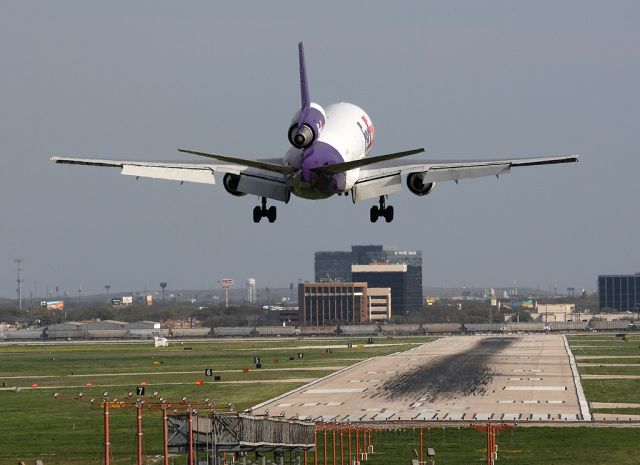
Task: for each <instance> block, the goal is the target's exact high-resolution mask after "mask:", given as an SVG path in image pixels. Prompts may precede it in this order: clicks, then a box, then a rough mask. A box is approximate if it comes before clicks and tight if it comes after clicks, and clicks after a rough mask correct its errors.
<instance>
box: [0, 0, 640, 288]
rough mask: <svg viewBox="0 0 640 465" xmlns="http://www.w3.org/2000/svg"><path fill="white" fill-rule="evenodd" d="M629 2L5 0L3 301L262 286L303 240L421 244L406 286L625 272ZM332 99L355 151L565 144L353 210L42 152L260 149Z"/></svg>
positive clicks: (630, 175) (309, 274)
mask: <svg viewBox="0 0 640 465" xmlns="http://www.w3.org/2000/svg"><path fill="white" fill-rule="evenodd" d="M639 22H640V3H639V2H637V1H616V2H608V1H600V2H597V1H585V0H580V1H562V2H558V1H536V2H513V1H510V0H509V1H506V0H505V1H484V2H478V1H469V2H457V1H442V2H427V1H416V2H402V1H398V2H341V1H335V2H334V1H324V2H257V1H256V2H210V1H202V2H164V1H157V0H153V1H144V2H130V1H122V2H118V1H110V2H84V1H73V2H72V1H60V2H47V1H42V2H33V1H19V2H5V3H4V4H3V7H2V14H0V59H1V62H2V81H1V85H0V102H1V105H0V148H1V155H0V160H1V161H0V163H1V165H0V211H1V212H2V221H1V222H0V225H1V226H0V228H1V229H0V296H5V297H12V296H14V295H15V287H16V283H15V279H16V272H15V264H14V262H13V261H14V259H15V258H22V259H23V260H24V262H23V267H24V270H25V271H24V280H25V283H24V287H25V290H26V291H25V293H28V291H29V290H30V289H33V287H34V285H35V283H36V282H37V286H38V291H39V293H42V291H43V290H44V289H45V288H46V287H49V288H53V287H55V286H60V288H61V289H63V290H66V291H69V292H71V293H75V292H76V291H77V289H79V288H80V287H82V289H83V292H85V293H94V292H96V293H97V292H100V291H102V289H103V286H104V285H105V284H110V285H111V286H112V289H114V290H128V289H142V288H144V287H145V286H146V287H148V288H150V289H155V288H158V287H159V283H160V281H167V282H168V283H169V284H168V287H167V289H178V288H192V289H193V288H212V287H218V285H217V284H216V283H217V281H218V279H220V278H222V277H230V278H235V279H236V280H237V281H238V282H244V280H245V279H246V278H247V277H255V278H256V280H257V283H258V286H259V287H262V286H286V285H288V283H289V282H297V280H298V279H313V252H314V251H316V250H347V249H348V248H349V247H350V245H351V244H384V245H388V246H398V247H401V248H411V249H414V248H415V249H421V250H422V251H423V254H424V266H425V269H424V284H425V285H427V286H462V285H470V286H502V285H504V286H508V285H511V284H513V282H514V281H515V282H516V283H517V284H518V285H529V286H536V285H539V286H540V287H541V288H543V289H547V288H548V287H549V285H551V284H558V286H559V289H564V288H566V287H567V286H574V287H576V288H582V287H586V288H589V289H594V288H595V287H596V278H597V274H598V273H617V272H620V273H633V272H637V271H640V260H639V258H640V247H638V237H639V232H640V231H639V230H640V208H638V197H639V195H638V194H640V187H639V183H638V174H637V173H638V172H639V170H640V153H639V150H638V140H639V139H640V118H639V113H640V92H639V85H640V84H639V83H640V28H639V27H638V23H639ZM299 40H303V41H304V43H305V49H306V53H307V56H306V58H307V69H308V74H309V80H310V82H309V84H310V91H311V97H312V99H313V100H314V101H316V102H318V103H320V104H329V103H332V102H335V101H350V102H352V103H355V104H358V105H360V106H362V107H363V108H364V109H365V110H366V111H367V112H368V113H369V114H370V116H371V117H372V119H373V122H374V124H375V127H376V143H375V146H374V149H373V151H372V154H373V155H376V154H383V153H388V152H394V151H399V150H406V149H412V148H415V147H422V146H424V147H426V148H427V152H426V154H425V157H433V158H465V157H478V158H486V157H505V158H508V157H512V156H537V155H555V154H558V155H560V154H573V153H577V154H580V155H581V159H580V163H578V164H570V165H559V166H550V167H533V168H520V169H514V170H513V171H512V172H511V173H510V174H508V175H505V176H503V177H501V178H500V179H499V180H496V179H495V178H482V179H477V180H468V181H466V182H464V181H463V182H461V183H460V184H459V185H455V184H453V183H443V184H440V185H439V186H438V188H437V189H436V190H435V192H434V193H433V194H431V195H429V196H427V197H422V198H419V197H416V196H414V195H412V194H410V193H409V192H408V191H406V190H405V191H404V192H402V193H400V194H396V195H394V196H392V197H391V198H390V200H389V203H390V204H392V205H394V207H395V216H396V218H395V220H394V222H393V223H391V224H386V223H376V224H370V223H369V219H368V210H369V207H370V206H371V205H372V204H373V202H363V203H360V204H357V205H355V206H354V205H353V204H352V203H351V200H350V199H345V198H344V197H335V198H332V199H329V200H325V201H308V200H302V199H298V198H293V199H292V201H291V202H290V203H289V204H288V205H286V206H284V205H283V204H278V207H279V211H278V221H277V222H276V223H275V224H269V223H267V222H266V221H263V222H262V223H260V224H257V225H256V224H254V223H253V222H252V218H251V209H252V208H253V207H254V205H257V201H258V199H257V198H256V197H251V196H246V197H243V198H234V197H231V196H229V195H228V194H226V192H225V191H224V190H223V188H222V187H221V186H220V185H217V186H206V185H195V184H191V185H189V184H185V185H183V186H180V185H179V184H178V183H177V182H170V181H154V180H144V179H141V180H139V181H136V180H135V179H133V178H131V177H126V176H120V175H119V174H118V170H116V169H107V168H85V167H70V166H60V165H55V164H53V163H52V162H50V161H49V157H50V156H52V155H67V156H96V157H114V158H119V157H127V158H132V159H136V158H137V159H152V160H153V159H155V160H185V161H191V160H193V159H194V157H189V156H186V155H183V154H179V153H178V152H177V151H176V149H177V148H178V147H181V148H192V149H196V150H203V151H211V152H217V153H226V154H231V155H237V156H244V157H248V158H264V157H274V156H280V155H281V154H283V153H284V151H285V150H286V149H287V146H288V142H287V138H286V132H287V129H288V123H289V121H290V118H291V116H292V114H293V113H294V112H295V111H296V109H297V108H298V105H299V90H298V74H297V73H298V70H297V66H298V64H297V42H298V41H299Z"/></svg>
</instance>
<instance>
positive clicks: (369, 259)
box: [315, 245, 423, 315]
mask: <svg viewBox="0 0 640 465" xmlns="http://www.w3.org/2000/svg"><path fill="white" fill-rule="evenodd" d="M374 264H381V265H383V264H386V265H405V266H406V270H405V271H404V272H403V273H402V276H401V277H400V276H398V275H397V274H392V275H388V276H387V275H385V276H386V278H389V279H391V278H393V279H392V280H397V279H401V281H402V284H401V285H400V284H398V283H395V284H394V285H393V286H392V284H391V282H390V281H389V280H387V279H385V277H383V274H379V273H378V274H374V275H370V276H369V278H370V279H372V280H373V281H372V282H370V283H369V287H391V288H392V289H395V292H392V294H393V297H392V300H393V307H392V308H393V310H392V313H393V314H396V315H397V314H406V313H407V312H408V311H409V310H411V309H416V308H422V305H423V302H422V251H420V250H395V249H385V248H384V247H383V246H381V245H354V246H351V251H350V252H316V253H315V281H316V283H322V282H324V283H327V282H332V283H339V282H343V283H347V282H353V281H356V282H360V281H361V275H358V276H355V275H354V274H353V273H352V271H351V267H352V265H374ZM400 289H402V291H400Z"/></svg>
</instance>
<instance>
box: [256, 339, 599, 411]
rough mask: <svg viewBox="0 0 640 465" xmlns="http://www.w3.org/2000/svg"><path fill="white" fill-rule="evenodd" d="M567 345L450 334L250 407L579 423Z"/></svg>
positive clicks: (579, 409) (545, 340)
mask: <svg viewBox="0 0 640 465" xmlns="http://www.w3.org/2000/svg"><path fill="white" fill-rule="evenodd" d="M567 347H568V346H567V345H566V344H565V340H564V337H563V336H560V335H522V336H450V337H445V338H442V339H439V340H437V341H435V342H432V343H428V344H424V345H421V346H418V347H416V348H414V349H411V350H409V351H406V352H401V353H396V354H392V355H389V356H385V357H375V358H372V359H368V360H365V361H363V362H361V363H358V364H356V365H354V366H352V367H348V368H345V369H343V370H341V371H339V372H337V373H334V374H332V375H330V376H327V377H325V378H322V379H320V380H316V381H314V382H313V383H310V384H307V385H305V386H303V387H302V388H299V389H297V390H295V391H292V392H290V393H288V394H285V395H283V396H280V397H278V398H276V399H272V400H270V401H268V402H265V403H263V404H260V405H258V406H256V407H254V409H253V413H254V414H264V413H265V412H267V411H268V412H269V413H268V414H269V415H270V416H278V415H282V416H284V417H287V418H290V417H297V418H300V419H309V420H315V421H341V422H354V421H358V422H377V421H396V420H413V421H447V422H455V421H464V422H468V421H488V420H494V421H512V422H514V421H518V422H545V423H548V422H559V423H561V422H576V421H581V420H583V413H585V414H586V416H587V417H588V415H589V414H588V411H586V412H585V411H582V412H581V408H580V403H579V400H578V391H581V388H579V386H578V389H577V387H576V384H575V382H574V379H576V378H575V377H574V375H575V374H576V373H575V372H574V371H572V367H571V365H570V354H569V353H568V349H567ZM577 382H578V384H579V381H577ZM584 405H586V403H584V404H583V408H584Z"/></svg>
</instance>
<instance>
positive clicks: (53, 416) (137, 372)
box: [0, 337, 435, 465]
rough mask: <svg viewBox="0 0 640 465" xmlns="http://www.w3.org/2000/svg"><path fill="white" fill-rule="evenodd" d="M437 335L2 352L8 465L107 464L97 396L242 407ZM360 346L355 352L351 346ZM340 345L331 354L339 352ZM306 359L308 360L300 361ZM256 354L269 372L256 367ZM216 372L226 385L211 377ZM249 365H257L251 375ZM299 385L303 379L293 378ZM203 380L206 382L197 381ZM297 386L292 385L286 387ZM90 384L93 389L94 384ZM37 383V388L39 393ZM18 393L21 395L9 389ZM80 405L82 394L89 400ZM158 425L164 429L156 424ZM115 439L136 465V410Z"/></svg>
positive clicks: (151, 443)
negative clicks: (22, 464) (35, 463)
mask: <svg viewBox="0 0 640 465" xmlns="http://www.w3.org/2000/svg"><path fill="white" fill-rule="evenodd" d="M433 339H435V338H425V337H422V338H401V339H387V338H376V339H375V343H374V344H366V338H351V339H302V340H298V339H283V340H256V341H254V340H251V341H242V342H240V341H232V342H229V341H227V340H216V341H210V342H209V341H207V342H188V343H184V344H172V345H170V346H169V347H168V348H158V349H156V348H154V347H153V343H152V342H147V343H145V344H108V343H103V344H47V345H33V346H25V345H0V383H2V385H3V386H4V387H5V389H4V390H2V391H0V412H2V421H1V422H0V438H2V439H1V440H0V442H1V443H2V447H0V464H1V465H4V464H15V463H17V462H18V460H33V459H34V458H42V459H44V460H45V464H46V465H51V464H87V463H100V454H101V448H102V431H103V429H102V413H101V411H100V410H99V407H98V406H97V405H96V407H91V404H90V402H89V399H90V398H91V397H96V398H101V397H102V394H103V392H104V391H108V392H109V396H110V397H111V398H113V397H117V398H120V399H123V398H126V397H127V393H128V392H129V391H133V392H135V389H136V387H137V386H140V385H141V384H142V383H145V384H146V394H147V396H146V397H145V398H149V397H150V396H152V393H153V391H157V392H158V393H159V395H160V396H164V397H165V398H166V399H171V400H178V399H181V398H182V397H183V396H186V397H187V398H188V399H190V400H191V401H192V402H202V400H203V399H205V398H209V399H212V400H213V401H214V402H216V405H217V406H218V408H226V406H227V405H228V404H229V403H232V404H233V405H234V406H235V408H236V409H238V410H243V409H245V408H247V407H250V406H252V405H255V404H257V403H259V402H261V401H264V400H267V399H270V398H272V397H275V396H277V395H279V394H282V393H284V392H287V391H290V390H292V389H294V388H296V387H298V386H300V385H302V384H304V383H305V382H306V381H304V380H308V379H314V378H318V377H320V376H324V375H327V374H329V373H331V372H333V371H336V370H337V369H339V368H341V367H344V366H348V365H352V364H353V363H356V362H358V361H360V360H362V359H365V358H368V357H372V356H377V355H387V354H390V353H393V352H397V351H404V350H408V349H411V348H413V347H415V346H416V345H418V344H421V343H424V342H427V341H430V340H433ZM347 343H352V345H353V348H351V349H347V348H346V344H347ZM337 344H340V345H342V348H333V349H331V353H327V351H326V348H327V347H328V346H331V345H337ZM298 353H302V354H303V358H302V359H300V358H298ZM254 357H260V359H261V363H262V368H260V369H256V368H255V365H254V364H253V362H254ZM206 368H211V369H212V370H213V372H214V374H215V375H219V376H221V382H215V381H212V379H213V378H207V377H206V376H205V374H204V370H205V369H206ZM243 368H249V372H248V373H243ZM296 379H300V380H301V381H295V380H296ZM199 380H202V381H205V384H204V385H198V384H196V381H199ZM288 380H291V381H288ZM87 383H91V384H92V387H87V386H86V384H87ZM32 384H37V385H38V387H37V388H31V385H32ZM13 387H20V388H21V390H20V392H15V391H13V390H11V388H13ZM54 392H58V393H59V394H60V398H75V397H78V394H79V393H80V392H82V393H83V394H84V397H83V398H82V400H75V401H74V400H55V399H54ZM143 421H144V424H145V429H144V431H145V441H144V442H145V451H146V452H147V453H148V454H158V453H161V451H162V446H161V423H160V422H161V417H160V414H159V413H157V412H155V413H148V412H145V415H144V420H143ZM153 424H155V425H156V427H152V426H151V425H153ZM111 436H112V443H113V455H114V459H115V463H131V454H132V453H133V451H134V437H135V419H134V410H133V409H120V410H117V411H116V410H113V411H112V414H111Z"/></svg>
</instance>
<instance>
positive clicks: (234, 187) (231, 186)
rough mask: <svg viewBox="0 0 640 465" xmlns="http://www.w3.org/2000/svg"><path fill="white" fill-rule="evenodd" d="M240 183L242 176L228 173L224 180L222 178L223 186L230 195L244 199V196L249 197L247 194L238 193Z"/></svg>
mask: <svg viewBox="0 0 640 465" xmlns="http://www.w3.org/2000/svg"><path fill="white" fill-rule="evenodd" d="M239 182H240V175H238V174H232V173H226V174H225V175H224V178H222V184H223V185H224V190H226V191H227V192H228V193H229V194H231V195H235V196H236V197H242V196H243V195H247V193H246V192H240V191H238V183H239Z"/></svg>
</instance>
